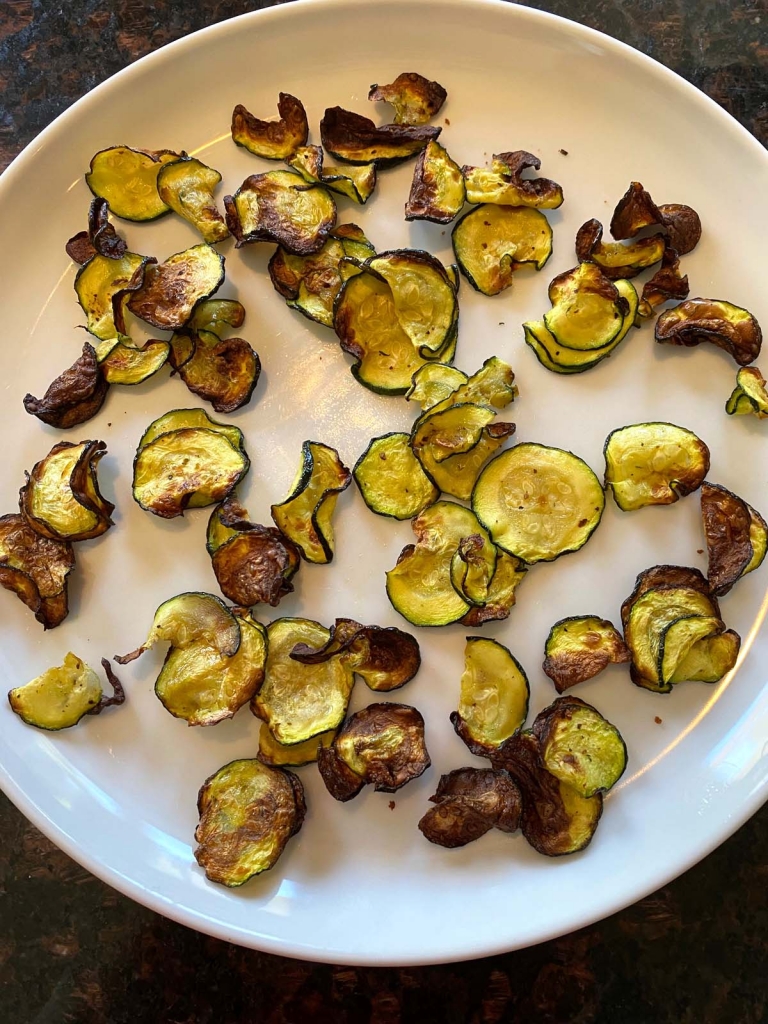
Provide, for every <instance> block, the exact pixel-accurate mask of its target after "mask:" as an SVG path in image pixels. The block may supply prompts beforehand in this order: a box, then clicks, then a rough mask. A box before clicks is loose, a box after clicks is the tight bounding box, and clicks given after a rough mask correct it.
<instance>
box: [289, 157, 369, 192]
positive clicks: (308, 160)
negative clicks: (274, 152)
mask: <svg viewBox="0 0 768 1024" xmlns="http://www.w3.org/2000/svg"><path fill="white" fill-rule="evenodd" d="M288 165H289V166H290V167H293V169H294V170H296V171H298V172H299V174H300V175H301V176H302V178H303V179H304V180H305V181H308V182H310V183H311V184H313V185H325V187H326V188H327V189H329V190H330V191H331V192H336V193H337V194H338V195H341V196H346V197H347V199H351V200H352V202H353V203H358V204H359V205H360V206H364V205H365V203H367V202H368V200H369V199H370V198H371V196H372V195H373V190H374V189H375V188H376V164H363V165H362V166H360V167H354V166H352V165H349V166H348V167H347V168H346V170H342V168H341V167H324V166H323V149H322V146H302V148H301V149H297V150H296V152H295V153H294V154H293V156H292V157H291V158H290V160H289V161H288Z"/></svg>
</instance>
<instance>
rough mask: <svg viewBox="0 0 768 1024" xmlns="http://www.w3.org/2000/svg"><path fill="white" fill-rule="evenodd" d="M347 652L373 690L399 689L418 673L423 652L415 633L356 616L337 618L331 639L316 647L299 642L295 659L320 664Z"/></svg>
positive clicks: (305, 663) (354, 666)
mask: <svg viewBox="0 0 768 1024" xmlns="http://www.w3.org/2000/svg"><path fill="white" fill-rule="evenodd" d="M339 654H346V656H347V657H348V658H349V663H350V665H351V666H352V668H353V669H354V671H355V672H356V673H357V674H358V675H360V676H362V677H363V679H364V680H365V682H366V683H367V684H368V686H369V687H370V688H371V689H372V690H383V691H389V690H396V689H397V688H398V687H400V686H403V685H404V684H405V683H407V682H408V681H409V680H410V679H413V677H414V676H415V675H416V673H417V672H418V671H419V667H420V665H421V654H420V652H419V645H418V642H417V641H416V639H415V637H413V636H411V634H410V633H405V632H403V630H401V629H396V628H395V627H394V626H388V627H387V628H382V627H381V626H362V625H361V624H360V623H359V622H355V621H354V619H336V622H335V623H334V625H333V626H332V627H331V635H330V638H329V639H328V642H327V643H326V644H325V645H324V646H323V647H321V648H319V649H317V650H314V649H313V648H311V647H308V646H307V645H306V644H297V645H296V646H295V647H294V649H293V651H292V652H291V657H292V658H293V659H294V661H299V662H301V663H302V664H304V665H318V664H321V663H322V662H324V661H329V660H330V659H331V658H333V657H335V656H336V655H339Z"/></svg>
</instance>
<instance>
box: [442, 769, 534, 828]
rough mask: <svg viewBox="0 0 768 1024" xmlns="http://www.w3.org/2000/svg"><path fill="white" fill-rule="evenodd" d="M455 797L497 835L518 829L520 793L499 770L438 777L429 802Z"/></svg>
mask: <svg viewBox="0 0 768 1024" xmlns="http://www.w3.org/2000/svg"><path fill="white" fill-rule="evenodd" d="M456 797H458V798H460V799H463V800H470V801H471V802H472V803H473V804H474V805H475V807H476V809H477V810H478V811H480V812H481V813H482V814H483V815H484V816H485V817H487V818H489V819H490V822H491V825H492V827H493V828H497V829H499V830H500V831H501V832H516V831H517V829H518V828H519V827H520V790H519V789H518V788H517V785H516V783H515V782H514V780H513V779H512V776H511V775H510V774H509V773H508V772H506V771H504V770H503V769H499V768H457V769H455V770H454V771H452V772H449V773H448V774H447V775H441V776H440V781H439V782H438V784H437V791H436V792H435V795H434V796H432V797H430V800H431V801H432V802H433V803H436V804H439V803H441V802H442V801H443V800H448V799H451V798H456Z"/></svg>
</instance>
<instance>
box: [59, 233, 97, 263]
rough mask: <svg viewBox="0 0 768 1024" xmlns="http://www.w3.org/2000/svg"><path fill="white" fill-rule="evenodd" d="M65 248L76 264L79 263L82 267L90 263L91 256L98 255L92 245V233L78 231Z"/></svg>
mask: <svg viewBox="0 0 768 1024" xmlns="http://www.w3.org/2000/svg"><path fill="white" fill-rule="evenodd" d="M64 248H65V249H66V251H67V256H69V258H70V259H71V260H72V261H73V262H74V263H79V264H80V266H81V267H82V265H83V264H84V263H87V262H88V260H89V259H90V258H91V256H95V255H96V250H95V249H94V247H93V245H92V244H91V237H90V232H88V231H78V232H77V234H76V235H72V237H71V238H70V239H69V241H68V242H67V244H66V245H65V246H64Z"/></svg>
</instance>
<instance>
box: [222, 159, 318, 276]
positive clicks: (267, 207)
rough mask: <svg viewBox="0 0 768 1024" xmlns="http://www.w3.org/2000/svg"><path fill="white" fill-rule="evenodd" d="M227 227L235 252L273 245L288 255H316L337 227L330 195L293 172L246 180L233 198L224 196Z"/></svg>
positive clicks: (272, 173) (253, 176)
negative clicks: (253, 244)
mask: <svg viewBox="0 0 768 1024" xmlns="http://www.w3.org/2000/svg"><path fill="white" fill-rule="evenodd" d="M224 209H225V211H226V216H227V226H228V227H229V230H230V231H231V232H232V234H233V235H234V236H235V239H236V240H237V247H238V249H239V248H240V247H241V246H243V245H247V244H249V243H251V242H276V243H277V244H278V245H282V246H283V248H285V249H287V250H288V252H292V253H296V255H298V256H310V255H311V254H312V253H313V252H319V251H320V249H322V247H323V246H324V245H325V242H326V239H327V238H328V235H329V234H330V232H331V229H332V228H333V226H334V224H335V223H336V203H335V202H334V201H333V196H332V195H331V194H330V192H328V190H327V189H326V188H324V187H322V186H320V185H310V184H308V183H307V182H306V181H305V180H304V179H303V178H302V177H301V175H300V174H295V173H294V172H293V171H266V172H265V173H264V174H252V175H251V176H250V177H249V178H246V179H245V181H244V182H243V184H242V185H241V186H240V188H239V189H238V190H237V192H235V194H234V196H224Z"/></svg>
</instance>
